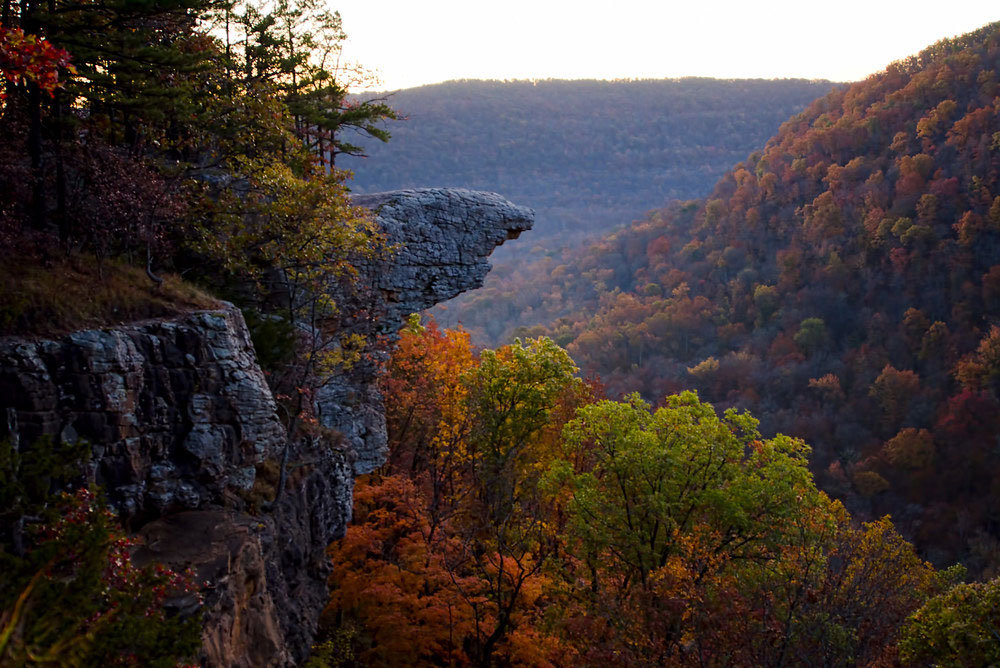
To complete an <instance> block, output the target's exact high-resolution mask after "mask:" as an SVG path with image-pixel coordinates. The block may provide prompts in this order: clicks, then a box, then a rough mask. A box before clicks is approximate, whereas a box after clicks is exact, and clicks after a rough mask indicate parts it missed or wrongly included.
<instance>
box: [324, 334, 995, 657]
mask: <svg viewBox="0 0 1000 668" xmlns="http://www.w3.org/2000/svg"><path fill="white" fill-rule="evenodd" d="M384 390H385V393H386V406H387V418H388V427H389V435H390V456H389V461H388V462H387V464H386V465H385V466H384V467H383V468H382V470H381V471H379V472H377V473H375V474H372V475H369V476H365V477H363V478H362V479H360V480H359V481H358V485H357V487H356V489H355V518H354V521H353V525H352V526H351V527H349V529H348V532H347V536H346V537H345V538H344V539H343V540H342V541H339V542H338V543H335V544H333V545H331V546H330V549H329V554H330V557H331V558H332V561H333V568H334V571H333V574H332V576H331V578H330V584H331V598H330V602H329V605H328V606H327V609H326V611H325V614H324V619H323V621H322V624H321V627H322V634H323V637H324V638H325V640H324V642H323V643H322V644H321V645H320V647H319V648H318V652H317V654H316V659H317V661H319V660H320V658H321V657H323V658H324V660H333V663H331V664H329V665H342V666H443V665H451V666H480V667H483V668H486V667H489V666H535V667H544V666H606V665H620V666H650V667H652V666H692V667H694V666H775V667H776V666H817V665H822V666H853V665H863V666H899V665H907V666H930V665H949V666H971V665H977V666H978V665H984V666H985V665H992V664H993V663H995V662H996V661H997V660H998V659H1000V652H998V650H997V647H996V643H995V642H994V640H993V636H992V633H994V631H993V629H994V628H995V625H996V623H997V621H998V620H997V617H996V615H997V610H998V607H997V603H998V596H1000V586H998V584H1000V580H994V581H993V582H991V583H989V584H974V585H965V584H958V581H959V580H960V579H961V577H962V575H963V572H964V571H963V569H962V568H961V567H953V568H950V569H947V570H943V571H938V570H935V568H934V567H933V566H932V565H931V564H929V563H927V562H926V561H924V560H923V559H921V558H920V557H919V556H918V555H917V554H916V552H915V550H914V548H913V546H912V545H911V544H910V543H908V542H906V541H905V540H904V539H903V538H902V537H901V536H900V535H899V533H898V532H897V531H896V529H895V528H894V527H893V524H892V522H891V521H890V519H889V518H888V517H885V518H882V519H880V520H877V521H873V522H869V523H864V524H860V525H859V524H858V523H856V521H854V520H852V518H851V517H850V515H849V514H848V513H847V511H846V510H845V509H844V507H843V505H841V503H840V502H838V501H835V500H833V499H831V498H830V497H829V496H828V495H827V494H825V493H823V492H822V491H820V490H819V489H817V487H816V484H815V482H814V480H813V476H812V474H811V473H810V472H809V468H808V458H809V455H810V448H809V446H808V445H807V444H806V443H805V442H803V441H802V440H800V439H796V438H791V437H788V436H781V435H779V436H775V437H773V438H765V437H763V436H762V435H761V433H760V432H759V430H758V423H757V421H756V420H755V419H754V418H753V417H752V416H751V415H749V414H747V413H740V412H737V411H735V410H727V411H725V413H724V414H723V415H721V416H720V415H719V414H718V413H717V411H716V410H715V409H714V408H713V407H712V406H711V405H709V404H706V403H704V402H702V401H701V400H700V399H699V398H698V396H697V395H696V394H694V393H692V392H683V393H679V394H675V395H672V396H669V397H666V398H665V399H662V400H661V401H660V402H659V403H658V406H657V407H655V408H654V407H653V406H651V405H650V404H648V403H646V402H644V401H643V400H642V399H641V398H640V397H639V396H638V395H637V394H632V395H629V396H627V397H625V398H624V399H623V400H622V401H609V400H606V399H601V395H602V394H603V388H602V387H600V386H599V385H598V384H595V383H593V382H590V383H586V382H583V381H581V380H580V379H579V378H578V376H577V368H576V366H575V364H574V362H573V361H572V359H571V358H570V357H569V355H568V354H567V353H566V351H565V350H563V349H561V348H559V347H558V346H556V345H555V344H554V343H553V342H552V340H551V339H547V338H544V337H542V338H538V339H528V340H524V341H521V340H518V341H516V342H515V343H513V344H510V345H508V346H504V347H501V348H499V349H497V350H483V351H481V352H479V353H477V352H475V351H474V350H473V347H472V344H471V341H470V337H469V335H468V333H467V332H462V331H459V330H439V329H438V328H437V326H436V324H435V323H434V322H433V321H431V322H429V323H428V324H426V325H424V324H422V323H421V322H420V320H419V318H417V317H414V318H413V319H412V320H411V322H410V326H409V327H408V328H407V329H405V330H404V331H403V332H402V335H401V340H400V342H399V346H398V348H397V350H396V351H395V353H394V354H393V357H392V360H391V361H390V363H389V365H388V368H387V373H386V378H385V381H384Z"/></svg>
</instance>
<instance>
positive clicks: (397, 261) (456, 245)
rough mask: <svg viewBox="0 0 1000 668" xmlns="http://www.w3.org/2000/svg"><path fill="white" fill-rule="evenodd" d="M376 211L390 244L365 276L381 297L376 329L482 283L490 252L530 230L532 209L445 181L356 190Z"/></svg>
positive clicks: (391, 327)
mask: <svg viewBox="0 0 1000 668" xmlns="http://www.w3.org/2000/svg"><path fill="white" fill-rule="evenodd" d="M353 201H354V203H355V204H358V205H360V206H365V207H368V208H369V209H371V210H372V211H374V212H375V214H376V218H377V219H378V222H379V226H380V227H381V228H382V231H383V232H384V233H385V234H386V236H387V237H388V240H389V242H390V244H393V245H396V246H397V250H396V251H395V252H394V253H393V254H391V256H390V258H389V260H388V261H387V262H382V263H377V264H376V265H375V266H374V267H371V268H369V270H368V275H367V280H368V281H369V283H370V285H372V287H373V288H374V290H375V292H377V293H378V294H379V296H380V297H381V299H382V300H383V311H382V312H380V313H379V316H380V320H381V325H382V327H381V328H382V329H383V331H387V332H393V333H394V332H397V331H398V330H399V328H400V326H401V325H402V321H403V319H404V318H406V316H408V315H409V314H411V313H416V312H418V311H423V310H424V309H426V308H430V307H431V306H434V305H435V304H439V303H441V302H443V301H447V300H448V299H451V298H452V297H455V296H457V295H459V294H461V293H462V292H465V291H467V290H472V289H475V288H479V287H482V285H483V280H484V279H485V278H486V274H487V272H489V270H490V263H489V262H488V261H487V258H488V257H489V255H490V253H492V252H493V250H494V249H495V248H496V247H497V246H499V245H500V244H502V243H503V242H504V241H507V240H508V239H516V238H517V237H518V235H520V234H521V233H522V232H524V231H526V230H530V229H531V226H532V224H533V223H534V216H535V214H534V212H533V211H532V210H531V209H529V208H527V207H523V206H517V205H515V204H512V203H510V202H509V201H507V200H506V199H504V198H503V197H501V196H500V195H497V194H496V193H487V192H479V191H473V190H462V189H457V188H454V189H450V188H423V189H417V190H396V191H393V192H386V193H375V194H371V195H356V196H355V197H354V198H353Z"/></svg>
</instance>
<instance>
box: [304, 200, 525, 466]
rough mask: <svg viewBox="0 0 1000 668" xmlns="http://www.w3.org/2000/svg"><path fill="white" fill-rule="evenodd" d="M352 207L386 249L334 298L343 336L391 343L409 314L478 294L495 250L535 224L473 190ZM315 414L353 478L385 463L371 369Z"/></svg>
mask: <svg viewBox="0 0 1000 668" xmlns="http://www.w3.org/2000/svg"><path fill="white" fill-rule="evenodd" d="M353 201H354V203H355V204H357V205H359V206H364V207H367V208H369V209H371V210H372V211H373V212H374V213H375V217H376V219H377V221H378V224H379V227H380V228H381V230H382V232H383V234H385V236H386V241H387V245H388V247H389V248H390V251H389V253H388V255H387V256H386V257H384V258H379V259H376V260H373V261H367V262H365V263H361V264H359V267H358V269H359V274H360V275H359V277H358V279H357V280H356V281H354V282H353V283H352V284H351V285H350V286H349V287H347V288H346V289H345V290H344V292H343V294H342V295H340V299H339V301H340V303H341V308H342V310H343V311H344V313H345V319H344V322H343V323H342V324H343V327H344V329H345V330H353V331H360V332H362V333H363V334H365V335H367V336H377V335H380V334H382V335H389V336H390V337H393V336H395V335H396V333H397V332H398V331H399V330H400V328H401V327H402V326H403V322H404V319H405V318H406V317H407V316H409V315H410V314H411V313H417V312H419V311H422V310H424V309H426V308H430V307H431V306H433V305H434V304H438V303H440V302H443V301H446V300H448V299H451V298H452V297H454V296H456V295H458V294H461V293H462V292H465V291H467V290H474V289H475V288H479V287H482V285H483V280H484V279H485V278H486V274H487V272H489V270H490V264H489V262H488V260H487V258H488V257H489V255H490V253H492V252H493V249H495V248H496V247H497V246H499V245H500V244H502V243H504V242H505V241H507V240H509V239H516V238H517V237H518V235H520V234H521V233H522V232H524V231H526V230H530V229H531V226H532V223H533V222H534V213H533V212H532V210H531V209H528V208H526V207H522V206H517V205H515V204H511V203H510V202H509V201H507V200H506V199H504V198H503V197H501V196H499V195H497V194H495V193H485V192H477V191H472V190H462V189H449V188H424V189H418V190H397V191H393V192H386V193H377V194H372V195H359V196H355V197H354V198H353ZM317 415H318V417H319V420H320V422H321V423H322V424H323V425H324V426H326V427H329V428H331V429H336V430H337V431H339V432H340V433H341V434H343V435H344V438H345V439H346V440H347V442H348V444H349V445H350V448H351V451H352V452H353V454H354V470H355V473H357V474H359V475H361V474H364V473H368V472H370V471H372V470H374V469H375V468H377V467H379V466H381V464H382V462H384V461H385V456H386V447H387V446H386V435H385V419H384V416H383V411H382V397H381V395H380V394H379V392H378V388H377V387H376V386H375V370H374V367H373V366H372V365H371V364H361V365H359V366H358V367H357V368H355V369H353V370H352V372H351V373H350V374H349V375H347V376H345V377H343V378H338V379H334V381H333V382H331V383H328V384H327V385H326V386H324V387H323V388H322V389H321V390H320V391H319V393H318V394H317Z"/></svg>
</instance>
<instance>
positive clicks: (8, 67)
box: [0, 26, 76, 100]
mask: <svg viewBox="0 0 1000 668" xmlns="http://www.w3.org/2000/svg"><path fill="white" fill-rule="evenodd" d="M60 71H63V72H66V73H68V74H76V68H74V67H73V66H72V65H71V64H70V55H69V52H68V51H66V50H65V49H60V48H58V47H56V46H53V45H52V44H51V43H50V42H49V41H48V40H46V39H45V38H44V37H39V36H37V35H30V34H25V32H24V31H23V30H21V29H20V28H4V27H3V26H0V75H2V76H3V78H4V79H6V80H7V81H9V82H11V83H12V84H13V85H15V86H17V85H21V84H24V83H27V82H32V83H34V84H36V85H37V86H38V88H39V89H41V90H43V91H44V92H46V93H48V94H49V96H52V95H53V94H55V91H56V89H57V88H60V87H62V83H61V82H60V81H59V73H60ZM5 98H6V93H5V91H3V90H0V100H3V99H5Z"/></svg>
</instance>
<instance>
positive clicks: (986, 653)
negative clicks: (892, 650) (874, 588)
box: [899, 579, 1000, 668]
mask: <svg viewBox="0 0 1000 668" xmlns="http://www.w3.org/2000/svg"><path fill="white" fill-rule="evenodd" d="M998 638H1000V579H994V580H991V581H989V582H976V583H971V584H960V585H956V586H955V587H953V588H952V589H950V590H949V591H947V592H945V593H943V594H940V595H938V596H936V597H934V598H932V599H931V600H929V601H927V603H925V604H924V606H923V607H922V608H920V609H919V610H917V611H916V612H915V613H914V614H913V615H912V616H911V617H910V619H909V620H908V621H907V623H906V624H905V626H904V627H903V631H902V638H901V640H900V643H899V650H900V652H899V653H900V658H902V659H903V662H904V664H905V665H916V666H924V665H934V666H942V668H944V667H948V668H951V667H955V668H964V667H965V666H995V665H997V664H1000V639H998Z"/></svg>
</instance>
